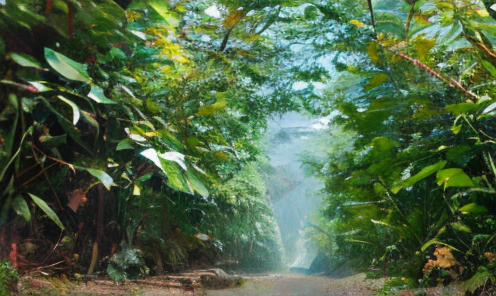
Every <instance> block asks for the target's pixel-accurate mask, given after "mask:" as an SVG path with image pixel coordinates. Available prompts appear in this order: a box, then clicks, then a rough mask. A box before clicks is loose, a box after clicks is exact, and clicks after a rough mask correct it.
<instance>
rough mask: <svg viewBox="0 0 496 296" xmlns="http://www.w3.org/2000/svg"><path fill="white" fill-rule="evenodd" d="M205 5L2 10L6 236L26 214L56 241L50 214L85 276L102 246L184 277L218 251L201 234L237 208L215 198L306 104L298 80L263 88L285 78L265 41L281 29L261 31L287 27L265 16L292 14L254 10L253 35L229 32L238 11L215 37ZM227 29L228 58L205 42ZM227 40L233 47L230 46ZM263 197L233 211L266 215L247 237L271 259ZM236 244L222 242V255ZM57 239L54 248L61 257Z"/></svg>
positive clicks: (0, 102) (88, 0)
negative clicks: (77, 205)
mask: <svg viewBox="0 0 496 296" xmlns="http://www.w3.org/2000/svg"><path fill="white" fill-rule="evenodd" d="M207 4H208V3H207V1H205V2H202V1H198V2H196V1H194V2H188V3H173V2H170V3H168V2H161V1H140V0H135V1H103V2H102V1H92V0H78V1H62V0H53V1H52V0H47V1H34V2H33V1H24V0H21V1H8V2H7V3H6V4H0V45H1V46H0V60H1V66H0V76H1V77H0V110H1V113H0V155H1V157H0V164H1V167H2V170H1V171H0V188H4V190H3V191H2V192H1V193H0V194H1V195H0V204H1V205H2V209H1V212H0V225H5V223H7V222H9V221H11V220H12V219H19V218H16V216H20V217H21V218H22V219H24V221H25V222H26V224H29V225H30V226H31V229H35V230H39V229H50V230H52V228H53V227H52V225H51V224H50V223H45V222H40V221H42V220H43V219H41V216H46V217H47V218H48V219H49V220H51V221H53V222H54V223H55V224H56V225H57V226H58V227H59V228H60V230H62V231H69V232H76V233H77V235H76V239H75V241H74V243H73V245H74V246H71V248H70V249H71V250H69V251H74V252H76V253H75V255H77V256H75V258H76V257H77V258H79V260H80V261H79V262H78V263H77V264H78V266H77V267H76V269H77V270H79V269H84V268H85V267H86V266H85V265H86V264H87V263H88V262H89V261H90V258H91V257H93V259H92V261H93V262H95V260H94V259H96V258H94V257H95V255H94V253H91V250H90V247H89V246H91V245H92V243H91V241H96V242H97V243H98V244H99V247H98V248H99V251H100V253H99V257H100V258H103V257H104V256H107V255H108V256H112V255H113V254H116V253H115V252H116V251H117V250H118V249H119V247H118V246H119V244H120V242H121V240H124V241H125V242H126V243H127V245H128V246H129V248H131V249H135V248H138V249H141V250H143V256H144V258H145V260H146V259H147V258H148V259H149V260H148V262H153V260H151V259H160V261H155V262H154V263H150V264H152V265H154V266H150V267H151V268H153V269H155V270H156V271H160V270H162V271H163V269H162V268H170V269H176V268H179V267H183V266H185V264H187V262H188V260H190V259H191V256H193V254H194V252H196V251H198V250H200V249H201V250H203V251H204V252H214V253H215V252H218V251H219V250H218V247H216V246H215V244H214V246H210V245H208V244H211V243H210V242H208V243H205V242H202V241H201V240H199V239H197V238H196V237H195V236H194V235H196V234H201V233H203V232H206V230H208V229H212V228H211V226H210V225H208V224H205V223H203V222H202V221H203V220H204V219H206V218H207V217H209V216H211V217H220V215H221V214H220V210H219V209H220V208H221V205H220V204H222V206H224V205H225V204H226V201H225V197H224V195H227V193H226V192H225V190H224V191H223V192H221V193H219V194H213V193H214V192H215V191H216V189H215V188H217V187H218V186H219V185H218V184H221V183H226V182H229V181H230V180H231V179H233V178H234V177H235V176H236V174H237V171H239V170H243V169H244V167H245V166H249V163H250V162H253V161H256V160H257V157H258V156H259V154H260V150H259V148H258V146H257V143H256V141H257V139H258V138H260V136H261V132H262V129H263V128H264V127H265V122H266V117H267V116H268V115H269V114H271V113H273V112H276V111H285V110H289V109H293V108H295V106H296V104H294V103H293V102H292V101H291V100H290V97H291V90H287V89H286V88H285V86H286V85H287V82H284V83H282V82H281V81H278V80H277V79H275V77H270V79H267V80H266V79H265V78H266V77H269V76H267V75H266V74H265V73H267V72H268V71H270V70H272V69H276V68H277V65H276V61H277V58H276V52H277V50H276V48H275V47H274V46H273V45H272V44H270V42H267V40H266V39H265V38H261V37H260V34H262V32H263V31H265V30H267V29H268V28H269V27H270V25H271V24H272V23H273V20H271V19H269V21H268V22H265V23H264V24H263V25H260V23H259V22H260V21H263V19H264V18H265V17H269V18H270V17H272V18H274V17H276V16H277V13H275V11H272V12H271V13H270V14H269V15H267V14H266V8H267V9H279V10H280V9H281V7H282V6H283V5H289V4H290V3H289V2H288V3H282V2H281V3H276V2H270V3H268V2H267V3H264V4H260V5H258V6H257V5H255V6H254V7H253V9H255V10H256V13H255V14H254V15H250V16H246V17H245V16H243V17H242V18H243V21H246V22H250V23H252V24H253V26H254V28H255V24H258V25H257V28H256V30H255V29H254V30H255V31H256V32H255V33H253V34H251V37H250V36H248V35H250V34H246V32H243V30H238V29H240V26H238V28H236V30H234V29H233V28H234V25H233V24H231V25H230V22H232V21H236V22H238V21H240V20H241V19H239V20H238V19H237V16H236V11H237V10H236V9H235V8H234V6H230V5H231V4H230V3H226V4H225V5H226V6H225V8H226V9H227V10H226V11H229V13H228V14H226V15H224V16H223V20H219V22H218V23H217V25H216V26H217V27H216V28H214V26H208V25H205V24H206V23H207V21H208V20H207V19H206V18H207V17H206V15H205V14H204V13H201V11H202V9H204V8H206V7H208V6H205V5H207ZM210 4H213V2H212V3H210ZM238 4H239V3H238ZM219 5H220V4H219ZM232 5H234V4H232ZM190 8H191V11H192V13H188V9H190ZM197 12H198V13H197ZM246 12H248V11H246ZM201 28H204V30H203V29H201ZM196 30H198V31H197V32H196V33H195V32H193V31H196ZM225 30H227V31H229V33H225V32H226V31H225ZM188 31H191V34H190V33H188ZM220 31H224V35H223V36H224V37H222V38H223V40H224V39H225V40H226V42H225V43H224V45H223V47H224V48H223V49H222V50H220V51H218V46H217V45H218V44H216V43H215V42H203V41H202V40H205V38H202V36H203V35H211V37H210V38H212V39H213V38H215V36H218V35H216V34H218V33H219V32H220ZM18 36H22V37H18ZM257 36H258V37H257ZM45 37H46V38H45ZM229 38H233V39H234V38H236V42H233V44H228V43H227V42H228V41H229ZM224 49H226V50H224ZM227 49H229V50H230V52H228V50H227ZM276 82H277V83H276ZM267 86H268V87H270V89H271V92H273V93H274V96H273V98H272V99H270V100H268V99H266V98H265V94H262V93H260V92H259V89H260V88H264V87H267ZM233 182H234V181H233ZM242 183H243V184H246V185H247V186H248V187H250V186H251V185H250V181H248V180H245V181H243V182H242ZM95 184H101V185H98V186H95V187H93V186H94V185H95ZM231 184H232V183H231ZM233 186H234V187H237V186H236V185H233ZM212 188H213V190H212ZM73 189H83V190H84V191H85V193H86V194H87V195H88V197H89V201H88V203H87V204H86V205H84V206H83V209H82V211H83V213H84V215H83V218H82V219H81V221H80V222H82V223H81V224H79V225H71V223H70V219H69V217H68V214H67V209H66V208H65V206H64V205H65V204H66V202H67V199H66V197H65V196H66V194H67V192H69V191H71V190H73ZM105 189H106V191H105ZM260 192H261V191H257V192H255V193H253V194H252V195H249V196H250V198H248V195H246V194H247V193H245V192H243V191H240V192H239V194H240V195H241V196H240V197H239V202H238V203H237V204H235V203H234V202H232V204H235V205H234V207H238V208H240V209H242V208H245V209H248V208H249V209H254V210H256V211H261V212H262V213H263V215H265V216H263V217H261V216H260V217H261V218H260V221H261V222H260V223H262V224H263V227H262V229H263V230H261V231H260V233H257V235H256V236H253V237H252V238H251V239H250V244H251V245H254V244H260V245H261V246H262V247H261V248H263V249H264V252H265V253H264V254H259V256H260V257H259V258H258V260H260V261H263V258H265V257H264V256H267V254H269V253H270V250H275V249H274V248H277V245H276V244H275V243H273V241H271V240H274V238H273V237H276V236H275V235H273V234H272V233H271V231H272V230H271V228H273V227H274V225H275V224H274V221H273V220H272V219H273V218H272V213H270V211H269V209H268V207H267V206H266V205H265V204H263V203H260V202H259V201H256V199H260V198H263V193H260ZM250 194H251V193H250ZM252 200H253V201H252ZM241 201H242V202H241ZM218 202H219V203H220V204H217V203H218ZM244 202H246V203H249V205H244V204H243V203H244ZM229 203H231V202H227V204H229ZM35 206H36V207H37V208H38V209H37V208H35ZM39 210H41V212H40V211H39ZM243 211H244V210H243ZM40 213H43V214H40ZM164 213H165V215H164ZM260 215H261V214H260ZM257 217H258V216H257ZM33 218H34V219H33ZM238 218H239V219H241V220H240V221H239V223H240V224H243V223H249V220H247V218H245V217H244V216H243V217H233V219H238ZM243 219H244V220H243ZM257 219H258V218H257ZM241 221H243V222H241ZM217 222H218V221H217ZM40 223H45V224H47V225H43V226H40V225H39V224H40ZM252 224H253V223H252ZM157 225H159V227H157ZM251 226H254V225H251ZM51 232H53V231H51ZM55 232H57V231H55ZM262 232H263V233H262ZM110 233H113V234H112V235H110ZM265 233H268V234H267V237H268V238H267V239H268V240H269V241H265V240H266V238H265ZM31 235H33V234H31ZM41 235H42V234H39V233H36V234H35V236H41ZM236 235H237V233H235V232H229V233H225V234H224V236H223V237H222V239H221V238H219V241H220V242H219V244H221V243H223V240H231V239H233V237H235V236H236ZM58 236H59V235H58V234H53V235H51V236H50V238H51V239H52V240H53V241H52V243H54V244H55V245H56V246H58V247H60V245H61V244H56V242H55V240H56V239H57V237H58ZM12 239H14V238H12ZM216 239H217V238H216V237H215V236H213V240H214V241H215V240H216ZM72 249H73V250H72ZM37 252H38V251H36V250H35V251H34V254H32V257H31V258H33V259H34V258H36V256H40V255H41V254H38V253H37ZM60 256H61V257H63V258H67V257H66V256H62V253H61V254H60ZM116 256H117V255H116ZM213 258H215V256H214V255H212V260H213ZM52 259H53V260H54V262H55V259H56V258H52ZM59 259H61V260H65V259H62V258H59ZM69 261H70V262H67V263H69V264H76V263H75V261H74V260H69ZM157 262H159V263H157ZM160 262H162V263H160ZM52 263H53V262H52ZM90 269H91V268H90ZM81 272H83V271H81Z"/></svg>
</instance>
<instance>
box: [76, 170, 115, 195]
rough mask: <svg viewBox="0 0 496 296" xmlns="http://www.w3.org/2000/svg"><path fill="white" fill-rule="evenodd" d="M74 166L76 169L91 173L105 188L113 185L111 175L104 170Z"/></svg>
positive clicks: (108, 188)
mask: <svg viewBox="0 0 496 296" xmlns="http://www.w3.org/2000/svg"><path fill="white" fill-rule="evenodd" d="M74 167H75V168H76V169H78V170H85V171H87V172H88V173H90V174H92V175H93V176H94V177H96V178H97V179H98V180H100V182H102V184H103V186H105V188H107V190H110V187H111V186H112V185H114V179H112V177H111V176H110V175H109V174H107V173H106V172H104V171H101V170H97V169H93V168H85V167H80V166H74Z"/></svg>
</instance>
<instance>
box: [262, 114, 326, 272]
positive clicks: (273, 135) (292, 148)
mask: <svg viewBox="0 0 496 296" xmlns="http://www.w3.org/2000/svg"><path fill="white" fill-rule="evenodd" d="M327 121H328V120H326V119H325V118H324V119H315V118H313V119H312V118H309V117H305V116H303V115H301V114H298V113H287V114H285V115H284V116H282V117H281V118H275V119H273V120H272V121H270V123H269V128H268V133H267V139H268V141H267V142H268V144H267V145H268V151H267V152H268V155H269V158H270V165H271V166H272V167H273V168H274V169H275V171H274V174H276V175H277V176H276V177H277V180H278V182H272V183H271V184H267V185H268V188H269V195H270V198H271V201H272V205H273V209H274V213H275V216H276V219H277V222H278V225H279V229H280V233H281V238H282V243H283V247H284V252H285V254H284V258H285V259H284V260H285V262H284V263H285V265H286V266H287V267H289V268H291V270H293V271H303V272H305V271H308V270H309V269H310V265H311V263H312V261H313V260H314V259H315V257H316V256H317V251H316V250H315V248H314V247H313V246H312V243H311V242H310V241H308V240H306V239H305V237H304V234H305V228H306V226H305V225H306V224H307V223H306V222H307V220H308V219H310V218H311V216H312V215H313V214H314V213H315V212H316V211H317V210H318V208H319V204H320V202H321V199H322V198H321V196H319V194H318V193H319V190H320V189H322V187H323V182H322V181H320V180H318V179H317V178H315V177H312V176H305V171H304V168H303V166H302V162H301V155H302V154H303V153H304V152H307V151H309V150H310V149H309V148H310V147H309V146H310V145H311V142H312V141H311V140H312V138H315V136H316V135H317V134H319V137H321V136H323V135H325V134H326V132H325V130H326V129H327ZM314 149H315V147H312V153H313V151H314ZM319 150H321V151H320V152H321V153H322V152H323V153H325V147H319ZM307 153H308V152H307ZM316 153H318V152H316Z"/></svg>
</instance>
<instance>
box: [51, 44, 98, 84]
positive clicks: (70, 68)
mask: <svg viewBox="0 0 496 296" xmlns="http://www.w3.org/2000/svg"><path fill="white" fill-rule="evenodd" d="M45 58H46V60H47V62H48V64H49V65H50V66H51V67H52V68H53V69H54V70H55V71H57V72H58V73H59V74H60V75H62V76H64V77H65V78H67V79H70V80H76V81H81V82H86V83H90V82H91V78H90V76H89V75H88V72H87V71H86V66H85V65H83V64H80V63H78V62H76V61H73V60H71V59H69V58H68V57H66V56H65V55H63V54H60V53H58V52H56V51H54V50H51V49H50V48H47V47H45Z"/></svg>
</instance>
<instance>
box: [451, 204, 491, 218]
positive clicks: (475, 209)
mask: <svg viewBox="0 0 496 296" xmlns="http://www.w3.org/2000/svg"><path fill="white" fill-rule="evenodd" d="M458 210H459V211H460V212H461V213H462V214H464V215H467V214H474V215H478V214H482V213H485V212H487V208H486V207H483V206H480V205H478V204H476V203H470V204H468V205H464V206H463V207H461V208H459V209H458Z"/></svg>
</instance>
